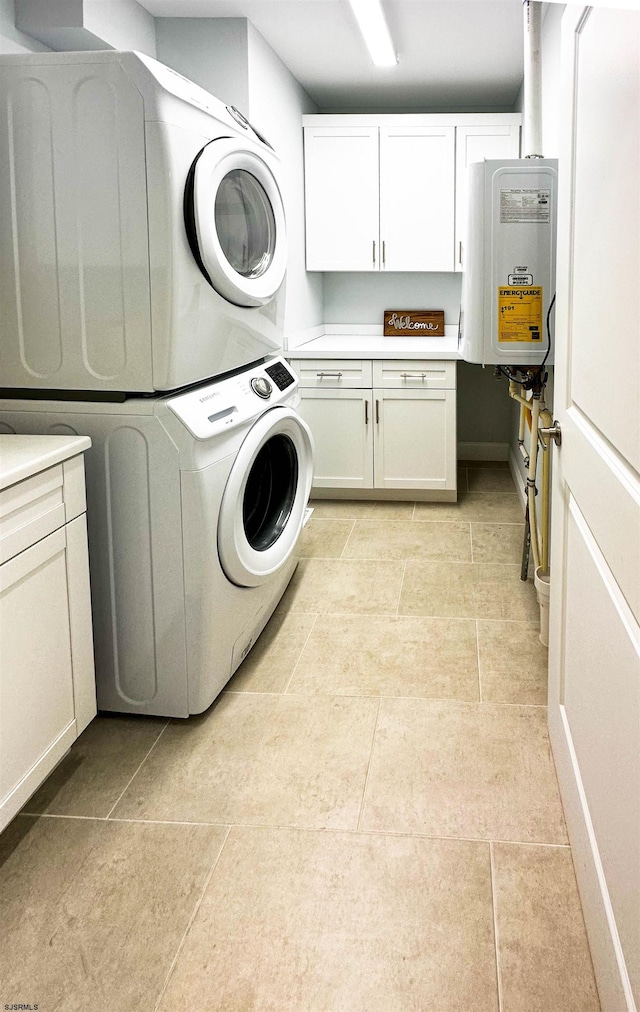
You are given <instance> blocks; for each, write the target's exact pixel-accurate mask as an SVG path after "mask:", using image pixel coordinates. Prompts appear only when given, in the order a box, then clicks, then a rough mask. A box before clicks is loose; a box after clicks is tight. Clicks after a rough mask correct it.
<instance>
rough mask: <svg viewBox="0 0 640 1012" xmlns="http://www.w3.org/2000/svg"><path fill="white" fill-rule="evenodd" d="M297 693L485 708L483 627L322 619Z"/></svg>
mask: <svg viewBox="0 0 640 1012" xmlns="http://www.w3.org/2000/svg"><path fill="white" fill-rule="evenodd" d="M289 691H290V692H301V693H307V692H320V693H333V694H338V695H340V694H344V695H381V696H422V697H431V698H435V699H466V700H476V701H478V699H479V691H478V671H477V648H476V628H475V622H472V621H465V620H464V619H441V618H395V617H393V616H389V617H387V616H382V615H375V616H371V615H331V616H320V618H319V619H318V621H317V623H316V625H315V626H314V629H313V632H312V633H311V636H310V637H309V639H308V641H307V643H306V646H305V648H304V650H303V651H302V655H301V657H300V660H299V662H298V665H297V667H296V671H295V674H294V676H293V679H292V680H291V684H290V686H289Z"/></svg>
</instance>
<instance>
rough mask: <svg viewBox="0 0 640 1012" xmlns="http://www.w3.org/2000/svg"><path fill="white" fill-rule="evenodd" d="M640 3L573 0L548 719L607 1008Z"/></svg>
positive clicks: (632, 436) (619, 914) (622, 726)
mask: <svg viewBox="0 0 640 1012" xmlns="http://www.w3.org/2000/svg"><path fill="white" fill-rule="evenodd" d="M639 66H640V14H639V13H635V12H631V11H627V12H624V11H617V10H608V9H604V8H594V9H591V8H584V9H583V8H576V7H567V9H566V11H565V14H564V16H563V21H562V56H561V69H562V83H561V111H562V117H563V118H562V123H561V130H560V137H561V149H560V159H559V164H560V172H559V182H560V195H559V221H558V274H557V299H558V302H557V313H556V375H555V414H556V417H557V418H558V420H559V422H560V425H561V428H562V433H563V439H562V445H561V447H560V448H559V449H558V451H557V453H556V455H555V464H554V482H553V509H552V538H551V549H552V552H551V603H550V635H549V728H550V735H551V741H552V746H553V751H554V755H555V759H556V765H557V769H558V779H559V783H560V789H561V793H562V798H563V803H564V808H565V814H566V818H567V825H568V829H569V835H570V839H571V843H572V847H573V853H574V863H575V868H576V876H577V879H578V884H579V888H580V893H581V897H582V904H583V910H584V915H585V923H586V926H587V932H588V935H589V942H590V945H591V952H592V957H593V962H594V969H595V972H596V979H597V982H598V990H599V994H600V1001H601V1004H602V1008H603V1010H604V1012H635V1010H636V1008H637V1005H638V1004H639V1003H640V900H639V897H640V801H639V799H640V758H639V757H640V625H639V622H638V619H639V611H638V606H639V602H640V474H639V473H638V471H639V467H640V407H639V404H640V400H639V398H638V390H639V389H640V313H639V309H640V305H639V292H640V205H639V203H638V176H639V169H640V165H639V152H640V77H639V75H638V67H639Z"/></svg>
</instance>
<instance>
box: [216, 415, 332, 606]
mask: <svg viewBox="0 0 640 1012" xmlns="http://www.w3.org/2000/svg"><path fill="white" fill-rule="evenodd" d="M312 464H313V449H312V442H311V433H310V432H309V429H308V427H307V425H306V424H305V422H304V421H303V420H302V419H301V418H300V416H299V415H297V414H296V413H295V411H292V410H291V409H290V408H287V407H275V408H272V409H271V410H269V411H266V412H265V413H264V414H263V415H261V416H260V417H259V418H258V419H257V421H256V422H255V424H254V425H253V426H252V428H251V429H250V430H249V432H248V433H247V436H246V438H245V440H244V443H243V444H242V446H241V447H240V450H239V451H238V454H237V456H236V459H235V461H234V464H233V467H232V469H231V473H230V474H229V478H228V480H227V484H226V487H225V490H224V494H223V497H222V504H221V507H220V516H219V519H218V554H219V556H220V562H221V564H222V568H223V570H224V572H225V574H226V576H227V577H228V579H229V580H231V581H232V582H233V583H236V584H237V585H238V586H240V587H256V586H258V585H259V584H261V583H264V582H265V581H266V580H268V579H269V577H270V576H272V575H273V574H274V573H277V572H278V570H279V569H281V568H282V566H283V565H284V564H285V562H286V561H287V559H288V558H289V556H290V555H291V553H292V552H293V550H294V548H295V546H296V544H297V541H298V538H299V536H300V531H301V530H302V523H303V520H304V511H305V509H306V506H307V501H308V499H309V492H310V491H311V479H312Z"/></svg>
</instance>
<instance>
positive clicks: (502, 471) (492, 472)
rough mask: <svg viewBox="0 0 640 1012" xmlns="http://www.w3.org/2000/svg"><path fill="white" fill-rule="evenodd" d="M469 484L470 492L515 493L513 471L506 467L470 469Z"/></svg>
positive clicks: (468, 471) (468, 474) (468, 473)
mask: <svg viewBox="0 0 640 1012" xmlns="http://www.w3.org/2000/svg"><path fill="white" fill-rule="evenodd" d="M467 484H468V488H469V491H470V492H515V485H514V484H513V478H512V477H511V471H510V470H509V469H508V468H504V467H469V468H468V469H467Z"/></svg>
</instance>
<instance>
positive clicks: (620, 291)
mask: <svg viewBox="0 0 640 1012" xmlns="http://www.w3.org/2000/svg"><path fill="white" fill-rule="evenodd" d="M637 19H638V15H637V14H634V13H633V12H631V11H606V12H605V11H602V10H594V11H593V12H592V14H591V15H590V17H589V23H588V25H587V26H586V27H585V30H584V31H583V32H582V33H581V36H580V43H579V57H580V59H579V63H578V92H577V103H576V137H577V141H576V151H575V189H574V194H575V199H576V202H577V206H576V212H575V224H574V283H575V285H576V291H575V294H574V298H573V300H572V305H571V309H572V315H573V332H574V333H575V334H576V335H579V340H576V341H575V342H574V345H573V348H572V399H573V400H574V401H575V402H576V403H577V404H579V405H580V407H581V408H582V410H583V411H584V412H585V414H586V415H588V416H589V418H591V420H592V421H593V423H594V425H596V426H597V427H598V428H599V429H600V431H601V432H602V434H603V435H604V437H605V438H606V439H609V440H610V441H611V443H613V445H614V446H615V447H616V448H617V449H618V450H619V451H620V453H621V454H622V455H623V456H624V457H625V458H626V459H627V460H628V462H629V463H630V464H631V465H632V466H633V467H634V468H635V469H636V471H640V399H639V397H638V383H639V381H640V342H638V341H636V342H635V343H634V342H630V341H629V337H630V335H632V334H634V333H635V334H636V335H637V333H638V319H639V317H640V253H639V250H640V200H639V199H638V180H640V144H639V143H638V131H637V122H638V109H639V108H640V72H639V70H638V24H637ZM613 54H615V58H614V57H613ZM613 62H615V72H614V73H612V69H613V67H612V63H613ZM605 123H606V127H604V125H603V124H605ZM634 127H635V129H634ZM603 130H606V134H605V133H603ZM605 136H608V137H609V139H610V143H608V144H605V143H603V141H604V137H605ZM595 363H597V368H594V364H595Z"/></svg>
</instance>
